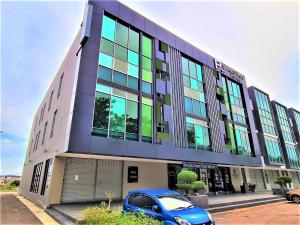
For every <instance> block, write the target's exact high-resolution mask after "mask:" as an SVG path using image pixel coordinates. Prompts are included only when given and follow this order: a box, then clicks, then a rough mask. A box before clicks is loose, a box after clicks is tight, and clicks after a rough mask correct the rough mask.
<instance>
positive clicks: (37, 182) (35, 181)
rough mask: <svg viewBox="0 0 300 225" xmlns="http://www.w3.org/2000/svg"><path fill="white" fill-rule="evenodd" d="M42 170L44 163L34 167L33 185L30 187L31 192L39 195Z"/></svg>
mask: <svg viewBox="0 0 300 225" xmlns="http://www.w3.org/2000/svg"><path fill="white" fill-rule="evenodd" d="M42 169H43V162H41V163H39V164H37V165H35V166H34V169H33V174H32V179H31V185H30V192H33V193H38V191H39V186H40V178H41V173H42Z"/></svg>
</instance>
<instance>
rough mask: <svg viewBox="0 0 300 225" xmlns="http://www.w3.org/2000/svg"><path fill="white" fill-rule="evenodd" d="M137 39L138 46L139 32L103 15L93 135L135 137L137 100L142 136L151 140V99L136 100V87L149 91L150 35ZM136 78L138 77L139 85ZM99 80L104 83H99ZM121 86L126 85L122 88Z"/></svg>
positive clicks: (139, 89)
mask: <svg viewBox="0 0 300 225" xmlns="http://www.w3.org/2000/svg"><path fill="white" fill-rule="evenodd" d="M141 39H142V47H141V49H140V33H139V32H137V31H136V30H135V29H134V28H132V27H130V26H127V25H124V24H123V23H122V21H119V20H118V19H112V18H110V17H108V16H106V15H104V16H103V21H102V32H101V41H100V52H99V62H98V64H99V67H98V72H97V73H98V74H97V76H98V81H97V86H96V96H95V112H94V122H93V132H92V133H93V135H97V136H103V137H110V138H116V139H126V140H133V141H138V137H139V135H138V132H139V131H138V127H139V126H138V121H139V119H138V118H139V111H138V109H139V104H141V112H140V116H141V118H142V119H141V127H142V129H141V133H142V140H143V141H145V142H150V143H152V137H153V125H152V123H153V106H152V99H150V98H145V97H143V98H142V101H141V102H139V100H138V99H139V98H138V92H139V91H142V93H143V95H144V94H145V95H146V96H149V95H152V73H153V72H152V71H153V70H152V54H153V52H152V39H151V38H149V37H146V36H144V35H142V36H141ZM140 58H141V59H142V60H141V62H140ZM140 69H141V71H142V74H140V73H139V71H140ZM139 79H142V84H141V87H139ZM103 82H104V83H105V85H104V84H100V83H103ZM108 83H111V84H112V85H113V84H114V85H115V84H117V85H119V87H120V88H114V87H112V86H110V85H108ZM123 87H124V88H129V89H124V90H123Z"/></svg>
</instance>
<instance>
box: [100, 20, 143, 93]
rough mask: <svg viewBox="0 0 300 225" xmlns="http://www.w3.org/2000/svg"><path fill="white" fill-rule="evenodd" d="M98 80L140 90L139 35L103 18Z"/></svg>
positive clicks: (128, 28)
mask: <svg viewBox="0 0 300 225" xmlns="http://www.w3.org/2000/svg"><path fill="white" fill-rule="evenodd" d="M98 78H99V79H102V80H105V81H109V82H113V83H115V84H118V85H121V86H124V87H128V88H130V89H133V90H136V91H137V90H138V87H139V85H138V80H139V33H138V32H136V31H135V30H133V29H132V28H131V27H127V26H125V25H123V24H122V23H120V22H119V21H117V20H114V19H111V18H109V17H107V16H105V15H104V16H103V23H102V32H101V41H100V54H99V68H98Z"/></svg>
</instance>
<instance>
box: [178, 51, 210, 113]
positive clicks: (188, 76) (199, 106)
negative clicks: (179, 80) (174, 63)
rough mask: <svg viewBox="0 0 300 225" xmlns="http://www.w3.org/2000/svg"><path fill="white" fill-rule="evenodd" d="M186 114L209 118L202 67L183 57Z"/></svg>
mask: <svg viewBox="0 0 300 225" xmlns="http://www.w3.org/2000/svg"><path fill="white" fill-rule="evenodd" d="M181 63H182V73H183V84H184V95H185V112H186V113H188V114H191V115H195V116H200V117H207V112H206V101H205V93H204V83H203V76H202V67H201V65H200V64H198V63H195V62H193V61H191V60H189V59H187V58H185V57H183V56H182V57H181Z"/></svg>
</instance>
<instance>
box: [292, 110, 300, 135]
mask: <svg viewBox="0 0 300 225" xmlns="http://www.w3.org/2000/svg"><path fill="white" fill-rule="evenodd" d="M293 113H294V117H295V121H296V125H297V130H298V133H299V134H300V113H298V112H296V111H295V110H293Z"/></svg>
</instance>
